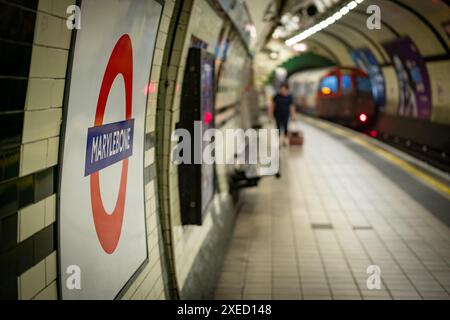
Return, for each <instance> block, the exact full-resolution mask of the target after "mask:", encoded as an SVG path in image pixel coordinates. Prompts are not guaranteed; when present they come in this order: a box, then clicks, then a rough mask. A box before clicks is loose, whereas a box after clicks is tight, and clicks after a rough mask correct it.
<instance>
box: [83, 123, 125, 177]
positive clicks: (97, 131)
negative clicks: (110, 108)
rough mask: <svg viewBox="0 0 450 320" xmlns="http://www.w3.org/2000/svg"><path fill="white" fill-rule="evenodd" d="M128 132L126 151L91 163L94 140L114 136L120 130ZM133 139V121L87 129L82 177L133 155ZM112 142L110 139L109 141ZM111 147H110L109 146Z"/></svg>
mask: <svg viewBox="0 0 450 320" xmlns="http://www.w3.org/2000/svg"><path fill="white" fill-rule="evenodd" d="M128 129H131V130H130V145H129V148H128V149H127V150H125V149H124V150H123V151H122V152H118V153H116V154H114V155H111V156H109V152H108V151H107V153H108V156H107V157H105V158H103V159H101V160H99V161H97V162H95V159H93V160H94V161H93V163H92V162H91V155H92V147H93V140H94V138H97V137H101V136H103V135H106V136H108V135H109V134H110V133H112V134H114V132H120V131H121V130H124V131H126V130H128ZM133 137H134V119H131V120H126V121H120V122H115V123H110V124H105V125H103V126H98V127H93V128H89V129H88V135H87V146H86V162H85V173H84V176H85V177H87V176H89V175H91V174H93V173H95V172H98V171H100V170H103V169H105V168H107V167H109V166H112V165H113V164H115V163H117V162H120V161H122V160H125V159H126V158H129V157H131V156H132V155H133ZM111 142H112V139H111ZM111 144H112V143H111ZM111 147H112V146H111Z"/></svg>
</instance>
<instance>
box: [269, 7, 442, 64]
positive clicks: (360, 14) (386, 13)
mask: <svg viewBox="0 0 450 320" xmlns="http://www.w3.org/2000/svg"><path fill="white" fill-rule="evenodd" d="M322 1H323V0H322ZM311 2H314V1H307V0H305V1H301V2H300V1H290V0H288V1H287V2H286V5H285V11H284V13H283V14H285V13H287V12H289V10H293V11H291V12H290V13H291V14H297V13H298V8H299V7H301V6H305V5H307V4H308V3H311ZM323 2H324V3H330V4H331V5H330V6H328V7H327V8H326V9H327V10H325V11H324V12H323V13H320V12H319V13H318V15H317V18H315V19H310V20H311V21H310V22H309V25H308V26H306V27H305V26H302V27H303V29H300V30H298V31H296V32H294V33H292V34H291V36H293V35H296V34H298V33H300V32H301V31H304V30H305V29H307V28H308V27H311V26H312V25H314V24H315V23H317V22H320V21H322V20H323V19H325V18H327V17H329V16H330V15H331V14H333V13H334V12H335V11H336V10H338V9H339V8H341V7H343V6H344V5H346V4H347V3H349V2H350V0H348V1H334V0H333V1H332V0H330V1H323ZM369 5H377V6H379V8H380V9H381V30H376V29H375V30H369V29H368V28H367V26H366V21H367V19H368V18H369V14H367V13H366V8H367V7H368V6H369ZM449 21H450V5H449V2H448V1H443V0H371V1H367V0H366V1H363V2H362V4H360V5H359V6H358V7H357V8H356V9H354V10H352V11H350V13H348V14H347V15H345V16H344V17H343V18H341V19H340V20H338V21H337V22H336V23H334V24H332V25H330V26H329V27H327V28H325V29H323V30H322V31H320V32H317V33H316V34H314V35H313V36H311V37H309V38H307V39H306V40H304V41H303V43H305V44H307V45H308V47H310V48H313V50H312V51H314V52H316V53H319V54H321V55H323V56H326V57H327V58H329V59H330V60H332V61H334V62H336V64H338V65H353V61H352V59H351V56H350V55H349V52H350V51H352V50H354V49H360V48H369V49H370V50H371V51H372V52H373V54H374V55H375V57H376V59H377V60H378V62H379V63H380V65H391V58H390V56H389V54H388V53H387V52H386V50H385V48H384V46H383V44H385V43H386V42H389V41H392V40H394V39H397V38H401V37H409V38H411V39H412V41H413V42H414V43H415V44H416V46H417V49H418V50H419V52H420V54H421V55H422V56H423V57H424V59H425V61H440V60H446V59H449V57H450V50H449V46H450V37H449V36H448V35H447V33H446V31H445V28H444V23H446V22H449ZM287 38H289V37H285V38H281V39H270V40H269V42H268V45H270V43H272V42H274V41H278V42H281V43H283V42H284V40H286V39H287ZM283 44H284V43H283ZM285 47H286V48H285V50H287V51H293V50H292V49H291V48H289V47H287V46H285ZM294 54H295V53H291V55H289V54H284V55H280V56H288V58H290V57H291V56H292V55H294ZM282 62H283V61H278V63H277V64H275V65H280V64H281V63H282Z"/></svg>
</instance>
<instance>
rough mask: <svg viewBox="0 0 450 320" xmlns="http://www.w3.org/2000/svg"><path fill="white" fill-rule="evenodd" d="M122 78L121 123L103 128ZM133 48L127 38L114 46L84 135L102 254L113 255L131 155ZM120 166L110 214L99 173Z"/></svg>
mask: <svg viewBox="0 0 450 320" xmlns="http://www.w3.org/2000/svg"><path fill="white" fill-rule="evenodd" d="M119 75H122V76H123V79H124V83H125V112H124V114H125V120H124V121H120V122H116V123H109V124H104V118H105V112H106V103H107V101H108V96H109V93H110V91H111V87H112V85H113V83H114V80H115V79H116V78H117V77H118V76H119ZM132 101H133V47H132V44H131V39H130V37H129V36H128V35H124V36H122V37H121V38H120V39H119V41H118V42H117V44H116V46H115V48H114V50H113V52H112V54H111V57H110V59H109V62H108V66H107V67H106V71H105V75H104V77H103V82H102V85H101V89H100V94H99V97H98V103H97V110H96V112H95V123H94V127H92V128H89V130H88V135H87V150H86V169H85V175H86V176H89V177H90V193H91V205H92V214H93V218H94V224H95V230H96V232H97V236H98V239H99V241H100V244H101V246H102V248H103V250H105V252H107V253H109V254H111V253H113V252H114V251H115V250H116V248H117V245H118V243H119V240H120V233H121V230H122V223H123V216H124V210H125V200H126V196H127V180H128V158H129V157H130V156H131V155H132V154H133V134H134V119H132V113H133V105H132V103H133V102H132ZM120 161H121V162H122V171H121V174H120V185H119V193H118V196H117V201H116V205H115V207H114V210H113V211H112V212H110V213H109V212H107V210H106V209H105V207H104V205H103V201H102V195H101V191H100V177H99V172H100V171H101V170H102V169H104V168H107V167H109V166H111V165H113V164H115V163H117V162H120Z"/></svg>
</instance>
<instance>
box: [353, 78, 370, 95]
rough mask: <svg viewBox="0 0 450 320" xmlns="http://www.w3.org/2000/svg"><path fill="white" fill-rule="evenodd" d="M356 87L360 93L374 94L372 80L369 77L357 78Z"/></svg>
mask: <svg viewBox="0 0 450 320" xmlns="http://www.w3.org/2000/svg"><path fill="white" fill-rule="evenodd" d="M356 85H357V87H358V91H359V92H367V93H371V92H372V84H371V82H370V79H369V78H367V77H356Z"/></svg>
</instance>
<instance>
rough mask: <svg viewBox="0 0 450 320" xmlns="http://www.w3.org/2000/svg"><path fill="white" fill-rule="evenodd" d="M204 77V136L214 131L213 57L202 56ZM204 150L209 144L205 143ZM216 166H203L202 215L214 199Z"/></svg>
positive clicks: (202, 100)
mask: <svg viewBox="0 0 450 320" xmlns="http://www.w3.org/2000/svg"><path fill="white" fill-rule="evenodd" d="M201 63H202V66H201V68H202V75H201V86H202V90H201V92H202V96H201V107H202V117H203V126H202V127H203V135H204V134H205V132H206V131H207V130H209V129H214V127H215V123H214V87H215V83H214V63H215V59H214V57H213V56H212V55H209V54H203V55H202V62H201ZM203 144H204V145H203V150H204V149H205V147H206V145H207V144H208V142H205V141H204V142H203ZM214 192H215V186H214V165H213V164H206V163H203V164H202V213H205V212H206V210H207V209H208V205H209V203H210V202H211V200H212V199H213V197H214Z"/></svg>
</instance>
